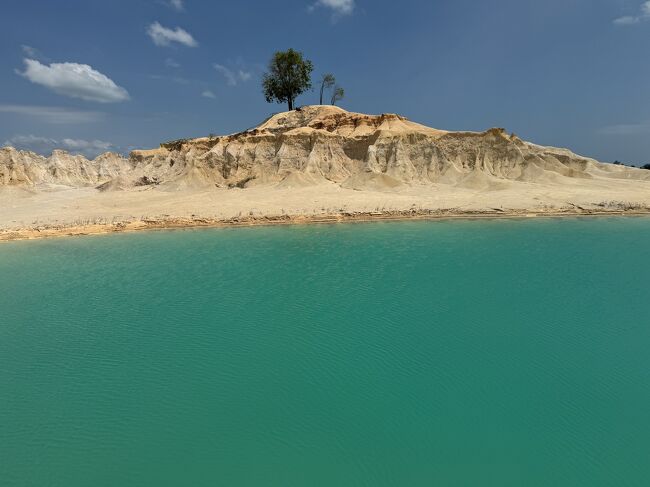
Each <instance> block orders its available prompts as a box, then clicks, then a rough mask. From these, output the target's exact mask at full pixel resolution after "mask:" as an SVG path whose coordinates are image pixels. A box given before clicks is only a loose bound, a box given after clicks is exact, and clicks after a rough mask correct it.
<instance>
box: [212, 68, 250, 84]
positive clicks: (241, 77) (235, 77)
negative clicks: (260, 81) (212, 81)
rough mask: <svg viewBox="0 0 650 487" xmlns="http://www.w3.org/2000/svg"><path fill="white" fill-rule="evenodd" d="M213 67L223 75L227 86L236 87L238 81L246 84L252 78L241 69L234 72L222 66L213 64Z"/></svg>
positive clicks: (247, 72)
mask: <svg viewBox="0 0 650 487" xmlns="http://www.w3.org/2000/svg"><path fill="white" fill-rule="evenodd" d="M213 67H214V69H216V70H217V71H218V72H219V73H221V74H222V75H223V77H224V78H225V79H226V83H228V85H229V86H237V84H238V83H239V82H240V81H242V82H246V81H248V80H250V79H251V77H252V76H253V75H252V74H251V73H250V72H249V71H244V70H243V69H239V70H237V71H234V70H232V69H230V68H227V67H226V66H224V65H223V64H213Z"/></svg>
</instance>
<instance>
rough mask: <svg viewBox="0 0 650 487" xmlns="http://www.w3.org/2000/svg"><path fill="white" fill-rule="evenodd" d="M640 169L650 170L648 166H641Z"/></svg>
mask: <svg viewBox="0 0 650 487" xmlns="http://www.w3.org/2000/svg"><path fill="white" fill-rule="evenodd" d="M641 169H650V164H646V165H644V166H641Z"/></svg>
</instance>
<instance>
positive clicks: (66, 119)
mask: <svg viewBox="0 0 650 487" xmlns="http://www.w3.org/2000/svg"><path fill="white" fill-rule="evenodd" d="M0 113H11V114H13V115H19V116H26V117H31V118H34V119H36V120H38V121H40V122H44V123H49V124H56V125H65V124H86V123H93V122H99V121H101V120H103V119H104V113H102V112H87V111H80V110H69V109H67V108H62V107H43V106H34V105H0Z"/></svg>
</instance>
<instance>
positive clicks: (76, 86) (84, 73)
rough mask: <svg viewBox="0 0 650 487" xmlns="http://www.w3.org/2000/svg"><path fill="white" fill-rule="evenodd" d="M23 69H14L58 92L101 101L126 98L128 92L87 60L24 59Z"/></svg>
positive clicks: (111, 101) (118, 100)
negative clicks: (43, 62) (47, 60)
mask: <svg viewBox="0 0 650 487" xmlns="http://www.w3.org/2000/svg"><path fill="white" fill-rule="evenodd" d="M24 62H25V71H23V72H20V71H17V73H18V74H20V75H21V76H23V77H25V78H27V79H28V80H29V81H31V82H32V83H36V84H39V85H41V86H45V87H46V88H48V89H50V90H52V91H53V92H54V93H57V94H59V95H64V96H69V97H71V98H81V99H82V100H86V101H96V102H100V103H116V102H120V101H125V100H128V99H129V93H128V92H127V91H126V90H125V89H124V88H122V87H121V86H118V85H116V84H115V82H114V81H113V80H111V79H110V78H109V77H107V76H106V75H104V74H102V73H100V72H99V71H96V70H94V69H93V68H92V67H91V66H89V65H87V64H77V63H52V64H50V65H49V66H48V65H46V64H41V63H40V62H39V61H36V60H35V59H25V60H24Z"/></svg>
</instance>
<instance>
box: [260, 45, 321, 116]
mask: <svg viewBox="0 0 650 487" xmlns="http://www.w3.org/2000/svg"><path fill="white" fill-rule="evenodd" d="M268 69H269V70H268V73H265V74H264V77H263V78H262V88H263V90H264V98H265V99H266V101H267V102H268V103H273V102H276V103H285V102H286V103H287V104H288V105H289V110H293V108H294V103H295V101H296V98H297V97H298V95H300V94H301V93H304V92H305V91H306V90H308V89H310V88H311V72H312V71H313V70H314V66H313V64H312V63H311V61H309V60H308V59H305V58H304V57H303V55H302V53H301V52H298V51H295V50H293V49H289V50H288V51H279V52H276V53H275V54H274V55H273V58H271V61H270V62H269V68H268Z"/></svg>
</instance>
